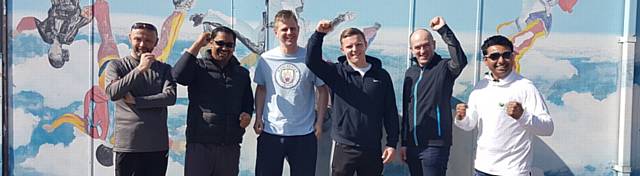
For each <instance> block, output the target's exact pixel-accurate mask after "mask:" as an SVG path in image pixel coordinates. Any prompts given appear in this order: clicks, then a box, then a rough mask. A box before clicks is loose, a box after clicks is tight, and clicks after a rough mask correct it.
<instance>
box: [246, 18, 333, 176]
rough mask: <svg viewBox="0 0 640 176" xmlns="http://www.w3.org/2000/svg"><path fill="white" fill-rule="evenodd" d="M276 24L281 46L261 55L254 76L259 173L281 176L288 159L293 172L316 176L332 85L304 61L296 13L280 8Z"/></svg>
mask: <svg viewBox="0 0 640 176" xmlns="http://www.w3.org/2000/svg"><path fill="white" fill-rule="evenodd" d="M274 23H275V27H274V32H275V36H276V38H277V39H278V40H279V42H280V46H278V47H276V48H274V49H271V50H269V51H267V52H265V53H263V54H262V55H261V59H259V60H258V63H257V65H256V70H255V76H254V78H253V79H254V82H255V83H256V84H258V86H257V87H256V96H255V102H256V121H255V124H254V130H255V132H256V134H259V135H260V136H259V137H258V146H257V156H256V170H255V172H256V173H255V174H256V175H257V176H262V175H268V176H272V175H282V168H283V162H284V158H287V161H288V163H289V166H290V169H291V171H290V173H291V175H305V176H307V175H310V176H312V175H314V174H315V171H316V169H315V167H316V157H317V156H316V155H317V154H316V153H317V137H319V136H320V135H321V133H322V123H323V121H324V120H323V119H324V115H325V113H326V107H327V102H328V95H327V94H328V93H327V91H328V88H327V87H326V86H325V85H324V82H323V81H322V80H320V79H319V78H318V77H316V75H314V74H313V73H312V72H311V71H309V69H308V68H307V66H306V65H305V57H306V49H305V48H302V47H300V46H298V43H297V41H298V33H299V29H300V28H299V26H298V20H297V19H296V16H295V14H294V13H293V12H292V11H290V10H281V11H279V12H278V13H277V14H276V16H275V20H274ZM314 87H315V89H314ZM314 90H317V93H318V99H317V100H316V94H314ZM316 103H317V104H318V106H317V107H318V109H317V113H316V111H315V107H316ZM314 132H315V133H314Z"/></svg>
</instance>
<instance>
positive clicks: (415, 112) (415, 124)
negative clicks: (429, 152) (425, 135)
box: [413, 68, 424, 146]
mask: <svg viewBox="0 0 640 176" xmlns="http://www.w3.org/2000/svg"><path fill="white" fill-rule="evenodd" d="M422 73H424V68H420V76H418V81H416V85H415V86H414V87H413V141H415V143H416V146H418V128H417V127H418V122H417V119H418V118H417V116H418V85H420V81H422Z"/></svg>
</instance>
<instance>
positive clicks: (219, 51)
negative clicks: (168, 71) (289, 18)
mask: <svg viewBox="0 0 640 176" xmlns="http://www.w3.org/2000/svg"><path fill="white" fill-rule="evenodd" d="M235 42H236V35H235V33H234V32H233V31H232V30H231V29H229V28H227V27H218V28H215V29H213V31H212V32H211V33H208V32H204V33H202V34H201V35H200V36H199V37H198V39H197V40H196V41H195V42H194V43H193V44H192V45H191V47H190V48H189V49H188V50H187V51H186V52H185V53H184V54H182V57H181V58H180V60H178V62H177V63H176V65H175V67H174V70H173V71H174V72H173V74H174V77H175V78H176V80H177V82H178V83H179V84H181V85H185V86H188V93H189V108H188V110H187V111H188V112H187V131H186V133H187V134H186V137H187V151H186V156H185V168H184V174H185V175H187V176H189V175H238V172H239V168H238V167H239V159H240V143H241V142H242V135H243V134H244V132H245V130H244V128H245V127H247V125H249V122H250V121H251V114H252V113H253V94H252V91H251V79H250V78H249V71H248V70H247V69H245V68H244V67H242V66H240V62H238V60H237V59H236V58H235V56H233V51H234V47H235ZM207 44H208V45H209V46H210V47H211V49H210V50H207V52H206V53H207V54H205V55H204V58H196V55H197V54H198V51H200V48H202V47H204V46H205V45H207Z"/></svg>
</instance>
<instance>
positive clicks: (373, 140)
mask: <svg viewBox="0 0 640 176" xmlns="http://www.w3.org/2000/svg"><path fill="white" fill-rule="evenodd" d="M332 28H333V26H332V25H331V23H330V22H329V21H321V22H320V23H318V27H317V28H316V32H315V33H314V34H313V35H312V36H311V38H310V39H309V42H308V44H307V45H308V46H307V61H306V64H307V67H309V69H310V70H311V71H312V72H313V73H315V74H316V75H317V76H318V77H320V78H321V79H322V80H323V81H324V82H325V84H327V85H329V87H330V88H331V90H332V93H333V108H332V117H333V118H332V119H333V122H332V124H333V126H332V129H331V130H332V131H331V133H332V137H333V140H334V141H335V147H334V152H333V162H332V166H331V168H332V175H334V176H346V175H349V176H350V175H353V174H354V173H357V174H358V175H381V174H382V169H383V163H389V162H391V161H392V160H393V158H394V152H395V147H396V144H397V142H398V133H399V131H398V128H399V122H398V121H399V119H398V110H397V107H396V100H395V95H394V92H393V84H392V82H391V77H390V76H389V73H388V72H387V71H386V70H384V69H383V68H382V63H381V62H380V60H379V59H377V58H375V57H371V56H367V55H365V51H366V48H367V42H366V40H365V37H364V33H362V31H360V30H358V29H356V28H348V29H345V30H344V31H342V33H341V35H340V45H341V47H340V50H341V51H342V53H343V54H344V56H341V57H339V58H338V61H339V63H336V64H333V63H327V62H325V61H323V60H322V42H323V38H324V36H325V35H326V34H327V33H328V32H329V31H331V30H332ZM383 126H384V129H385V130H386V133H387V144H386V146H385V147H384V150H383V149H382V148H381V142H380V140H381V139H382V128H383ZM381 151H383V152H382V153H381ZM381 154H382V157H380V155H381Z"/></svg>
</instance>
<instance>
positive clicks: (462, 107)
mask: <svg viewBox="0 0 640 176" xmlns="http://www.w3.org/2000/svg"><path fill="white" fill-rule="evenodd" d="M465 116H467V105H466V104H464V103H460V104H457V105H456V119H457V120H462V119H464V117H465Z"/></svg>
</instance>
